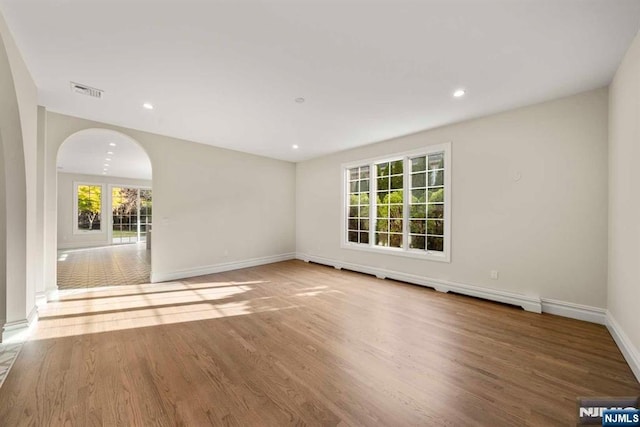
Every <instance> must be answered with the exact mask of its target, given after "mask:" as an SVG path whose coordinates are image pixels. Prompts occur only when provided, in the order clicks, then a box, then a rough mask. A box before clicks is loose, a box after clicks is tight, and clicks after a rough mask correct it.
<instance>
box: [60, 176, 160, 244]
mask: <svg viewBox="0 0 640 427" xmlns="http://www.w3.org/2000/svg"><path fill="white" fill-rule="evenodd" d="M75 182H82V183H96V184H104V191H105V195H106V192H108V190H109V184H113V185H122V186H133V187H146V188H151V181H149V180H144V179H131V178H118V177H106V176H102V175H80V174H73V173H62V172H58V249H67V248H82V247H90V246H104V245H108V244H109V243H110V242H109V240H108V235H107V214H108V209H103V215H104V216H103V218H102V225H103V226H102V227H101V228H102V230H101V231H100V232H99V233H81V234H74V233H73V229H74V225H75V216H74V215H73V206H74V198H75V194H74V193H75V189H74V183H75ZM104 202H105V203H107V202H108V201H107V200H106V199H105V200H104Z"/></svg>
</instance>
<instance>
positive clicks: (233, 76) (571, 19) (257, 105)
mask: <svg viewBox="0 0 640 427" xmlns="http://www.w3.org/2000/svg"><path fill="white" fill-rule="evenodd" d="M0 7H1V8H2V11H3V13H4V14H5V18H6V20H7V21H8V24H9V26H10V28H11V30H12V31H13V33H14V35H15V37H16V40H17V43H18V45H19V47H20V49H21V51H22V52H23V55H24V57H25V60H26V62H27V64H28V66H29V68H30V70H31V72H32V74H33V76H34V79H35V80H36V84H37V85H38V87H39V90H40V102H41V104H43V105H45V106H46V107H47V108H49V109H50V110H53V111H57V112H61V113H65V114H70V115H74V116H80V117H84V118H88V119H92V120H98V121H103V122H108V123H113V124H118V125H122V126H127V127H131V128H135V129H141V130H146V131H150V132H155V133H160V134H165V135H170V136H175V137H179V138H184V139H188V140H193V141H198V142H202V143H206V144H211V145H216V146H222V147H227V148H231V149H236V150H241V151H246V152H251V153H256V154H262V155H266V156H270V157H275V158H281V159H286V160H292V161H297V160H302V159H307V158H311V157H315V156H319V155H322V154H326V153H330V152H334V151H338V150H343V149H347V148H351V147H355V146H359V145H364V144H368V143H371V142H376V141H380V140H385V139H388V138H392V137H396V136H400V135H404V134H408V133H413V132H417V131H420V130H424V129H429V128H433V127H436V126H440V125H443V124H448V123H452V122H456V121H460V120H464V119H467V118H471V117H478V116H481V115H486V114H489V113H492V112H496V111H501V110H506V109H509V108H513V107H517V106H522V105H527V104H531V103H535V102H538V101H542V100H547V99H552V98H556V97H561V96H564V95H569V94H573V93H577V92H580V91H584V90H588V89H592V88H597V87H601V86H605V85H607V84H608V83H609V82H610V80H611V78H612V76H613V73H614V71H615V69H616V67H617V65H618V64H619V62H620V59H621V58H622V56H623V54H624V52H625V51H626V49H627V48H628V46H629V44H630V42H631V40H632V39H633V37H634V35H635V34H636V32H637V30H638V26H639V21H640V1H638V0H616V1H612V0H466V1H463V0H437V1H436V0H421V1H415V0H377V1H376V0H373V1H364V0H342V1H330V0H273V1H270V2H266V1H262V0H218V1H204V0H180V1H178V0H174V1H169V0H164V1H144V0H129V1H126V2H125V1H114V0H0ZM70 81H75V82H79V83H84V84H87V85H90V86H93V87H97V88H100V89H103V90H104V91H105V97H104V99H103V100H95V99H91V98H87V97H83V96H82V95H78V94H75V93H72V92H71V91H70V88H69V82H70ZM460 87H463V88H465V89H466V90H467V96H465V97H464V98H462V99H454V98H452V96H451V94H452V92H453V91H454V90H455V89H457V88H460ZM297 97H304V98H305V99H306V102H304V103H301V104H300V103H296V102H294V99H295V98H297ZM144 102H151V103H153V104H154V105H155V109H154V110H153V111H149V110H145V109H143V108H142V107H141V105H142V104H143V103H144ZM293 144H297V145H299V146H300V148H299V149H298V150H293V149H292V148H291V147H292V145H293Z"/></svg>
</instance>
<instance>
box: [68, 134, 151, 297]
mask: <svg viewBox="0 0 640 427" xmlns="http://www.w3.org/2000/svg"><path fill="white" fill-rule="evenodd" d="M56 174H57V242H58V244H57V251H58V257H57V278H56V283H57V285H58V289H70V288H73V289H76V288H92V287H101V286H117V285H131V284H142V283H149V279H150V277H149V276H150V272H151V256H150V249H151V245H150V240H151V224H152V220H153V207H152V206H153V197H152V191H153V189H152V173H151V161H150V159H149V157H148V155H147V153H146V151H145V150H144V149H143V148H142V147H141V146H140V145H139V144H138V143H137V142H136V141H135V140H133V139H132V138H131V137H129V136H127V135H124V134H122V133H120V132H116V131H113V130H109V129H97V128H93V129H85V130H82V131H79V132H76V133H74V134H73V135H71V136H69V137H68V138H66V139H65V141H64V142H63V143H62V144H61V146H60V148H59V150H58V154H57V160H56Z"/></svg>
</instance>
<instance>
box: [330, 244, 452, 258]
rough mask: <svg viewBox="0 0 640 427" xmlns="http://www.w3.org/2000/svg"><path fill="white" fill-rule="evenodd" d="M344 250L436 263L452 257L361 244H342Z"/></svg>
mask: <svg viewBox="0 0 640 427" xmlns="http://www.w3.org/2000/svg"><path fill="white" fill-rule="evenodd" d="M340 246H341V247H342V249H349V250H352V251H362V252H372V253H377V254H382V255H393V256H401V257H405V258H416V259H421V260H425V261H436V262H446V263H450V262H451V257H450V255H449V254H446V253H442V252H422V251H411V250H405V249H400V248H388V247H384V248H382V247H381V248H378V247H375V246H363V245H360V244H352V243H345V242H342V244H341V245H340Z"/></svg>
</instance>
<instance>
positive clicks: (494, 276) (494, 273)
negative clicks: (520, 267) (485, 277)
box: [489, 270, 498, 280]
mask: <svg viewBox="0 0 640 427" xmlns="http://www.w3.org/2000/svg"><path fill="white" fill-rule="evenodd" d="M489 277H490V278H492V279H493V280H498V270H491V272H490V273H489Z"/></svg>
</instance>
